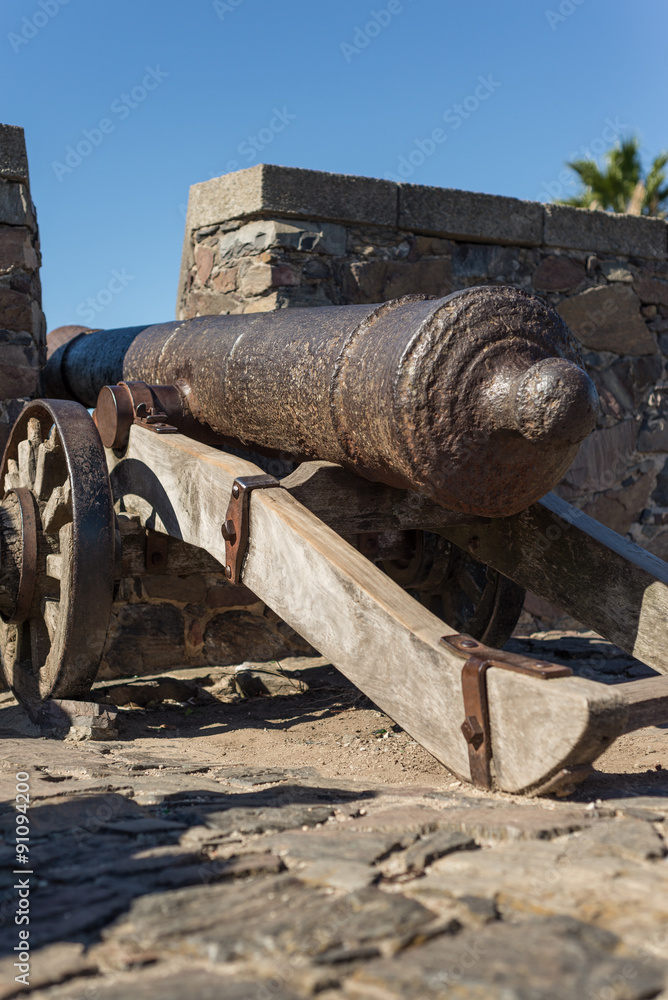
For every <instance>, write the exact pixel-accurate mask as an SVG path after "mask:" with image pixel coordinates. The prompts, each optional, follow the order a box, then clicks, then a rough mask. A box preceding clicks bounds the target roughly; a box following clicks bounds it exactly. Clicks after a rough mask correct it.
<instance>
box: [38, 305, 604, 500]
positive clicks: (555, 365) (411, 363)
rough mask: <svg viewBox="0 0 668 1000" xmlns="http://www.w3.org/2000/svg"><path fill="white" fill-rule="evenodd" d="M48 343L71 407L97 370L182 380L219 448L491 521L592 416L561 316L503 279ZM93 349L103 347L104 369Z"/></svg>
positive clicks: (537, 485)
mask: <svg viewBox="0 0 668 1000" xmlns="http://www.w3.org/2000/svg"><path fill="white" fill-rule="evenodd" d="M124 333H125V334H127V336H126V339H125V340H124V339H123V337H122V336H121V335H122V334H124ZM108 338H111V341H113V344H114V345H115V346H114V347H113V348H112V347H110V346H109V341H108ZM121 342H122V343H123V344H125V345H126V346H125V349H124V353H123V357H122V358H121V350H120V345H121ZM62 350H64V354H63V355H62V357H61V359H60V361H58V359H57V358H56V355H54V357H53V359H52V362H50V364H51V363H53V364H56V365H58V364H60V367H61V369H62V373H63V375H62V380H63V381H64V382H65V383H66V384H67V385H68V386H69V388H70V389H71V390H72V391H73V393H74V394H75V395H76V397H77V398H78V399H80V400H81V401H82V402H84V403H85V404H86V405H89V406H90V405H93V404H94V402H95V399H96V396H97V391H99V389H101V388H102V385H103V384H104V383H103V382H100V381H96V379H98V378H99V376H101V374H102V372H103V371H104V372H105V374H108V375H111V376H113V377H111V378H107V380H106V381H107V382H119V381H122V380H131V379H135V380H136V379H141V380H144V381H145V382H147V383H149V384H163V385H166V384H170V383H175V382H176V381H177V380H179V379H181V380H185V381H186V382H188V384H189V386H190V395H189V398H188V401H189V406H190V409H191V411H192V413H193V415H194V417H195V418H196V420H198V421H199V422H200V423H201V424H202V425H204V426H206V427H208V428H209V429H210V430H212V431H213V432H214V433H215V434H217V435H219V436H220V442H221V443H236V444H240V445H242V446H244V447H251V448H258V449H260V448H261V449H265V450H267V451H270V452H271V451H273V452H274V453H280V454H282V455H283V456H285V457H296V458H299V459H304V458H319V459H325V460H329V461H332V462H337V463H339V464H341V465H343V466H344V467H346V468H348V469H351V470H352V471H354V472H356V473H357V474H359V475H362V476H365V477H367V478H369V479H372V480H378V481H381V482H383V483H386V484H388V485H390V486H396V487H399V488H402V489H412V490H419V491H421V492H423V493H424V494H426V495H427V496H430V497H431V498H432V499H434V500H435V501H436V502H437V503H439V504H441V505H442V506H444V507H447V508H449V509H451V510H456V511H461V512H464V513H471V514H481V515H485V516H490V517H497V516H502V515H507V514H511V513H514V512H517V511H519V510H522V509H523V508H525V507H527V506H528V505H529V504H531V503H532V502H534V501H535V500H537V499H538V498H539V497H541V496H543V495H544V494H545V493H546V492H547V491H548V490H549V489H551V488H552V486H554V485H555V484H556V483H557V482H558V481H559V479H560V478H561V477H562V475H563V473H564V472H565V471H566V469H567V468H568V466H569V465H570V463H571V461H572V460H573V458H574V456H575V453H576V451H577V446H578V444H579V442H580V441H581V440H582V439H583V438H584V437H585V436H586V435H587V434H588V433H589V431H590V430H591V429H592V427H593V426H594V424H595V421H596V415H597V412H598V398H597V395H596V391H595V389H594V386H593V383H592V382H591V380H590V379H589V378H588V376H587V375H586V373H585V372H584V370H583V368H582V367H581V366H582V359H581V355H580V351H579V348H578V346H577V344H576V342H575V340H574V338H573V336H572V335H571V333H570V332H569V330H568V328H567V327H566V326H565V324H564V322H563V320H562V319H561V318H560V317H559V316H558V315H557V314H556V313H555V312H554V311H553V310H552V309H550V308H549V307H548V306H547V305H546V304H545V303H544V302H543V301H542V300H540V299H538V298H536V297H533V296H530V295H527V294H526V293H524V292H521V291H519V290H517V289H514V288H509V287H504V286H484V287H478V288H470V289H465V290H463V291H459V292H454V293H453V294H452V295H448V296H447V297H445V298H443V299H427V298H426V297H425V296H406V297H404V298H402V299H396V300H393V301H391V302H387V303H384V304H382V305H380V306H335V307H324V308H314V309H285V310H279V311H277V312H274V313H256V314H252V315H235V316H202V317H198V318H196V319H192V320H188V321H185V322H183V323H166V324H162V325H159V326H153V327H149V328H147V329H144V330H143V331H139V332H137V328H135V329H134V331H132V332H131V331H125V332H124V331H111V332H108V333H102V334H100V333H92V334H88V335H85V336H81V337H79V338H77V339H76V340H74V341H72V342H71V343H70V344H69V345H66V346H65V348H63V349H62ZM98 351H101V352H103V353H104V358H105V359H107V360H108V359H109V358H110V356H111V354H114V351H115V352H116V353H115V354H114V357H115V359H116V360H115V364H114V365H109V364H107V360H103V361H101V360H100V359H98V358H97V352H98ZM56 353H57V352H56ZM54 381H57V379H56V380H54ZM94 390H97V391H94Z"/></svg>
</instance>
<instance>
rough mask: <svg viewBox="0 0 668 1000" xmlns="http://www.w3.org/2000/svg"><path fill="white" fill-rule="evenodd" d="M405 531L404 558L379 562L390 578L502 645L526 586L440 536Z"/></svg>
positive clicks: (441, 614)
mask: <svg viewBox="0 0 668 1000" xmlns="http://www.w3.org/2000/svg"><path fill="white" fill-rule="evenodd" d="M402 534H403V535H404V539H403V546H404V550H405V551H404V553H402V555H403V558H400V559H386V560H383V561H381V563H380V565H381V567H382V569H383V570H384V571H385V572H386V573H387V574H388V576H391V577H392V579H393V580H395V581H396V582H397V583H398V584H400V586H402V587H403V588H404V589H405V590H407V591H409V592H410V593H412V594H413V596H414V597H416V598H417V600H419V601H420V602H421V603H422V604H424V606H425V607H426V608H428V609H429V611H431V612H432V614H435V615H436V616H437V617H438V618H441V619H442V620H443V621H444V622H447V624H448V625H450V626H451V627H452V628H454V629H457V631H458V632H466V633H467V634H468V635H472V636H473V638H474V639H478V640H479V641H480V642H484V643H485V644H486V645H488V646H497V647H498V646H503V645H504V643H506V642H507V641H508V639H509V638H510V636H511V635H512V633H513V629H514V628H515V626H516V625H517V620H518V618H519V616H520V613H521V611H522V605H523V604H524V590H523V589H522V587H518V585H517V584H516V583H513V582H512V580H509V579H508V578H507V577H505V576H502V575H501V573H498V572H497V571H496V570H494V569H492V568H491V566H487V565H486V564H485V563H481V562H478V560H477V559H473V558H472V557H471V556H470V555H468V553H466V552H464V551H463V549H460V548H458V547H457V546H456V545H453V544H452V543H451V542H448V541H447V540H446V539H445V538H442V537H441V536H440V535H435V534H433V533H432V532H429V531H408V532H403V533H402Z"/></svg>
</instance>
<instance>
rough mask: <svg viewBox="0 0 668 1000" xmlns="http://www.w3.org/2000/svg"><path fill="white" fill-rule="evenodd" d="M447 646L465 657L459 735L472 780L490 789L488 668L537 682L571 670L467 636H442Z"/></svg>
mask: <svg viewBox="0 0 668 1000" xmlns="http://www.w3.org/2000/svg"><path fill="white" fill-rule="evenodd" d="M441 642H444V643H446V644H447V645H448V646H450V648H451V649H452V650H454V652H455V653H457V654H458V655H459V656H462V657H465V658H466V663H465V664H464V666H463V667H462V693H463V695H464V712H465V719H464V722H463V723H462V727H461V728H462V733H463V734H464V739H465V740H466V742H467V743H468V748H469V764H470V767H471V781H472V782H473V783H474V784H475V785H477V786H478V787H479V788H487V789H489V788H491V787H492V769H491V762H492V741H491V731H490V721H489V703H488V700H487V671H488V670H489V668H490V667H500V668H502V669H503V670H513V671H515V672H517V673H521V674H528V675H529V676H531V677H536V678H537V679H539V680H551V679H552V678H554V677H570V676H571V675H572V673H573V671H572V670H571V668H570V667H565V666H562V665H561V664H560V663H546V662H545V661H544V660H535V659H533V658H532V657H530V656H520V655H519V654H517V653H508V652H506V651H505V650H503V649H492V648H491V647H490V646H485V645H484V643H482V642H478V641H477V639H473V638H472V637H471V636H470V635H456V634H455V635H444V636H442V638H441Z"/></svg>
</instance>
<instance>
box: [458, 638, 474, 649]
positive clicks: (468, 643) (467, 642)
mask: <svg viewBox="0 0 668 1000" xmlns="http://www.w3.org/2000/svg"><path fill="white" fill-rule="evenodd" d="M459 645H460V646H462V647H463V648H464V649H477V648H478V643H477V642H476V641H475V639H462V641H461V642H460V644H459Z"/></svg>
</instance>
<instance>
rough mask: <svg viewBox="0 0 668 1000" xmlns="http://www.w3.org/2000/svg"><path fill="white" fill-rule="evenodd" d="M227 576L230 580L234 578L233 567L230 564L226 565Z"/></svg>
mask: <svg viewBox="0 0 668 1000" xmlns="http://www.w3.org/2000/svg"><path fill="white" fill-rule="evenodd" d="M225 576H226V577H227V579H228V580H231V579H232V567H231V566H229V565H228V566H226V567H225Z"/></svg>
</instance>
